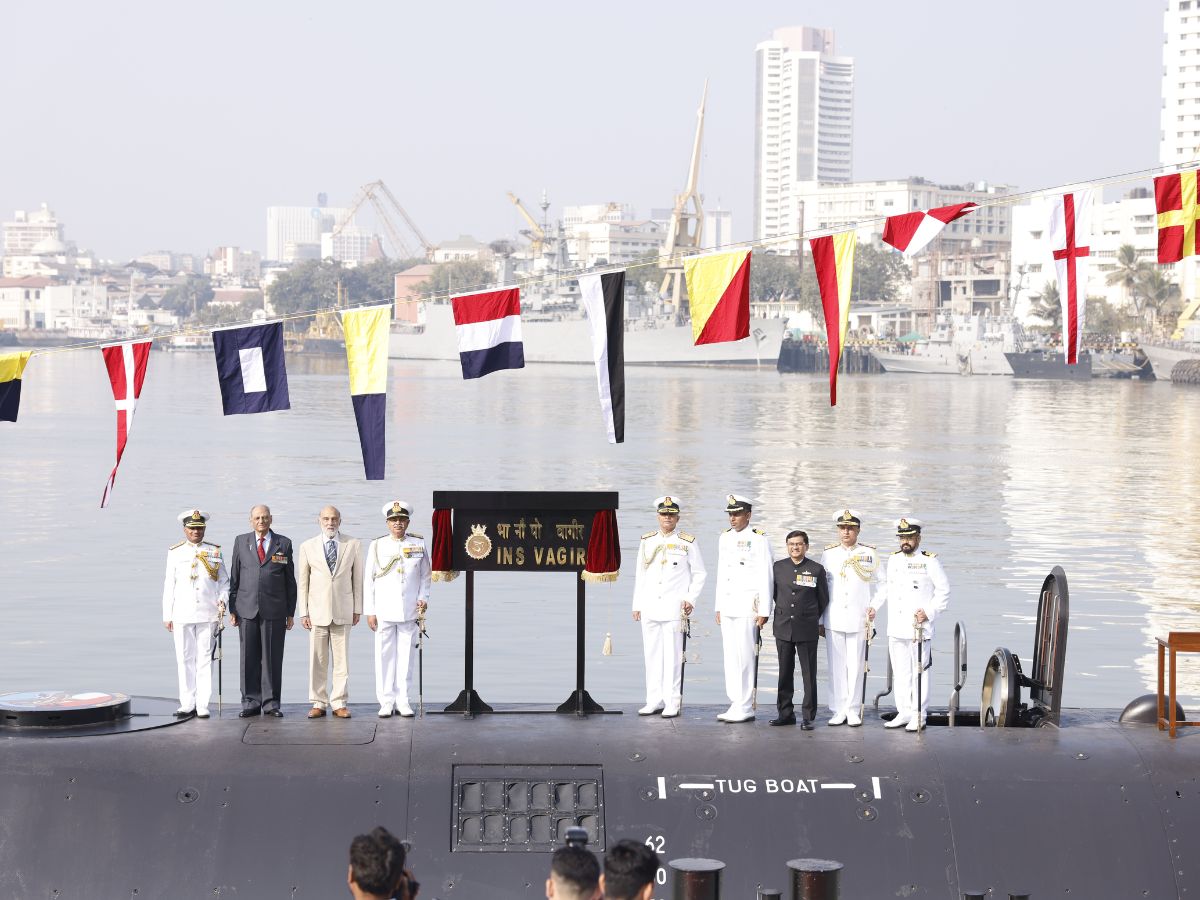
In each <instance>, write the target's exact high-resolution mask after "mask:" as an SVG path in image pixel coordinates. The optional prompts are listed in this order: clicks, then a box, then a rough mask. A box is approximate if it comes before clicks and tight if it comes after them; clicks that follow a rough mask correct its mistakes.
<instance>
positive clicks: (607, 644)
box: [600, 631, 612, 656]
mask: <svg viewBox="0 0 1200 900" xmlns="http://www.w3.org/2000/svg"><path fill="white" fill-rule="evenodd" d="M600 655H601V656H612V632H611V631H609V632H605V635H604V649H603V650H601V651H600Z"/></svg>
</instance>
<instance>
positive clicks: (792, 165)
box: [754, 0, 1200, 239]
mask: <svg viewBox="0 0 1200 900" xmlns="http://www.w3.org/2000/svg"><path fill="white" fill-rule="evenodd" d="M1197 2H1200V0H1197ZM755 57H756V66H757V77H756V96H755V139H754V236H755V238H756V239H766V238H771V237H775V236H777V235H781V234H789V233H792V232H794V231H795V230H796V228H795V226H796V215H795V210H794V207H795V204H794V202H793V200H792V198H793V195H794V193H795V185H796V184H797V183H798V182H822V181H824V182H847V181H850V180H851V178H852V164H853V159H854V155H853V149H854V59H853V58H852V57H849V56H837V55H836V54H835V52H834V38H833V31H832V30H831V29H828V28H809V27H808V26H802V27H796V28H778V29H776V30H775V32H774V33H773V34H772V36H771V40H769V41H763V42H762V43H761V44H759V45H758V46H757V47H756V48H755Z"/></svg>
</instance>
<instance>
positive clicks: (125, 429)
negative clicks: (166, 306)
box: [100, 341, 150, 509]
mask: <svg viewBox="0 0 1200 900" xmlns="http://www.w3.org/2000/svg"><path fill="white" fill-rule="evenodd" d="M100 352H101V353H103V354H104V365H105V367H106V368H107V369H108V380H109V382H110V383H111V384H112V392H113V400H114V401H116V404H117V463H116V465H114V466H113V470H112V474H111V475H109V476H108V482H107V483H106V484H105V485H104V496H103V497H102V498H101V500H100V508H101V509H103V508H104V507H106V506H108V498H109V497H111V496H112V490H113V486H114V485H115V484H116V481H117V468H118V467H119V466H120V465H121V456H122V455H123V454H124V453H125V443H126V442H127V441H128V440H129V429H130V428H132V427H133V414H134V411H135V410H136V409H137V402H138V399H139V398H140V397H141V396H142V384H143V382H145V380H146V366H147V364H148V363H149V362H150V341H139V342H138V343H136V344H116V345H115V346H111V347H101V348H100Z"/></svg>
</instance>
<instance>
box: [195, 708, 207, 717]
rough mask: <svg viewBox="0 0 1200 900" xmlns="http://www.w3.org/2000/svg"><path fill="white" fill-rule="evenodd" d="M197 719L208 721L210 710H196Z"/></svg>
mask: <svg viewBox="0 0 1200 900" xmlns="http://www.w3.org/2000/svg"><path fill="white" fill-rule="evenodd" d="M196 718H197V719H207V718H208V710H207V709H197V710H196Z"/></svg>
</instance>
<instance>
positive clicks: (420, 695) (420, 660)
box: [417, 609, 429, 719]
mask: <svg viewBox="0 0 1200 900" xmlns="http://www.w3.org/2000/svg"><path fill="white" fill-rule="evenodd" d="M427 637H429V633H428V632H427V631H425V610H424V609H422V610H421V611H420V612H419V613H418V614H417V709H418V711H420V713H421V718H422V719H423V718H425V638H427Z"/></svg>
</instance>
